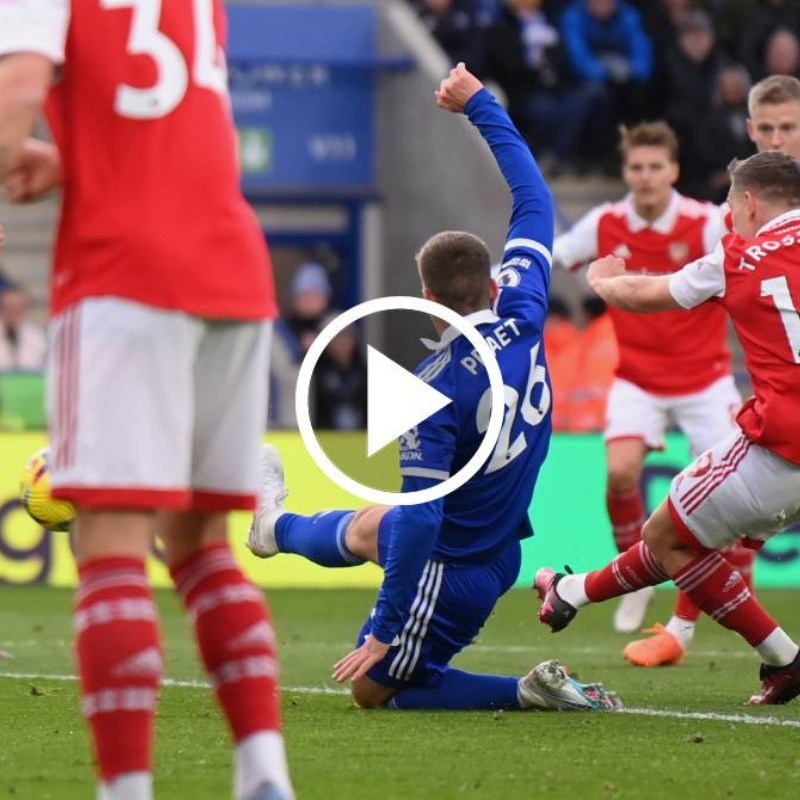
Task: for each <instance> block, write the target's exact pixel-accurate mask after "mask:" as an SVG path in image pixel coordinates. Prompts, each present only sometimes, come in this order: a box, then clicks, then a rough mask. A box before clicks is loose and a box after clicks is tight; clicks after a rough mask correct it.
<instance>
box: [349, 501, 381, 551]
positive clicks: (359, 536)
mask: <svg viewBox="0 0 800 800" xmlns="http://www.w3.org/2000/svg"><path fill="white" fill-rule="evenodd" d="M385 513H386V509H385V508H382V507H380V506H367V508H362V509H359V510H358V511H356V513H355V515H354V516H353V519H352V520H351V521H350V524H349V525H348V527H347V532H346V533H345V543H346V544H347V549H348V550H349V551H350V552H351V553H352V554H353V555H355V556H358V557H359V558H364V559H367V560H368V561H377V560H378V528H379V525H380V521H381V519H382V518H383V515H384V514H385Z"/></svg>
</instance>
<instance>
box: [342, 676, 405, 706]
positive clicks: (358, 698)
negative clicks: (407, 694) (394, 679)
mask: <svg viewBox="0 0 800 800" xmlns="http://www.w3.org/2000/svg"><path fill="white" fill-rule="evenodd" d="M350 692H351V694H352V696H353V701H354V702H355V704H356V705H357V706H358V707H359V708H383V707H384V706H385V705H386V704H387V703H388V702H389V700H391V699H392V697H393V696H394V693H395V692H394V690H393V689H389V688H387V687H386V686H381V685H380V684H377V683H375V682H374V681H371V680H369V679H365V680H358V681H353V684H352V686H351V687H350Z"/></svg>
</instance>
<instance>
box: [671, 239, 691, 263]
mask: <svg viewBox="0 0 800 800" xmlns="http://www.w3.org/2000/svg"><path fill="white" fill-rule="evenodd" d="M668 252H669V257H670V258H671V259H672V260H673V261H674V262H675V263H676V264H685V263H686V261H687V260H688V258H689V245H688V244H687V243H686V242H671V243H670V246H669V250H668Z"/></svg>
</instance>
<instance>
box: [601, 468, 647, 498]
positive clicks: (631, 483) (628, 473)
mask: <svg viewBox="0 0 800 800" xmlns="http://www.w3.org/2000/svg"><path fill="white" fill-rule="evenodd" d="M641 475H642V469H641V466H640V465H639V464H638V463H634V462H630V461H621V462H617V463H610V464H609V465H608V491H609V493H610V494H628V493H629V492H633V491H635V490H636V488H637V487H638V486H639V480H640V478H641Z"/></svg>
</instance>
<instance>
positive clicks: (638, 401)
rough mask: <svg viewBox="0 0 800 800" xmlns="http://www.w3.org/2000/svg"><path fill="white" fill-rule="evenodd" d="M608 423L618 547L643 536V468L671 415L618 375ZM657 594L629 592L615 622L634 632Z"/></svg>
mask: <svg viewBox="0 0 800 800" xmlns="http://www.w3.org/2000/svg"><path fill="white" fill-rule="evenodd" d="M607 416H608V424H607V426H606V434H605V435H606V462H607V475H608V477H607V487H606V508H607V510H608V518H609V520H610V522H611V529H612V532H613V535H614V544H615V546H616V548H617V552H619V553H624V552H625V551H626V550H627V549H628V548H629V547H631V546H632V545H634V544H635V543H636V542H638V541H640V539H641V538H642V525H644V521H645V518H646V516H647V515H646V511H645V505H644V497H643V495H642V490H641V478H642V469H643V467H644V460H645V457H646V456H647V453H648V451H649V450H651V449H660V448H663V446H664V442H663V437H664V429H665V427H666V416H665V412H664V409H663V408H662V407H661V405H660V404H659V401H658V400H657V398H654V397H653V396H651V395H649V394H648V393H647V392H644V391H642V390H641V389H640V388H639V387H638V386H634V385H633V384H632V383H629V382H627V381H620V380H616V381H615V382H614V384H613V386H612V388H611V391H610V392H609V397H608V410H607ZM652 599H653V590H652V589H651V588H650V587H645V588H643V589H640V590H639V591H638V592H632V593H630V594H627V595H625V596H624V597H623V598H622V600H621V601H620V604H619V606H618V608H617V610H616V612H615V614H614V628H615V629H616V630H617V631H619V632H620V633H630V632H632V631H636V630H638V629H639V628H640V627H641V626H642V622H643V621H644V616H645V613H646V611H647V606H648V605H649V603H650V601H651V600H652Z"/></svg>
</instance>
